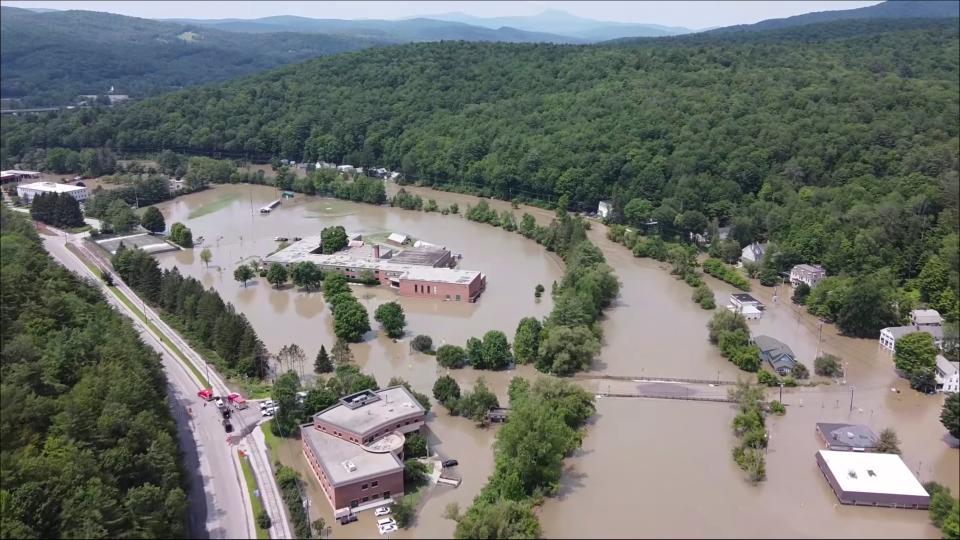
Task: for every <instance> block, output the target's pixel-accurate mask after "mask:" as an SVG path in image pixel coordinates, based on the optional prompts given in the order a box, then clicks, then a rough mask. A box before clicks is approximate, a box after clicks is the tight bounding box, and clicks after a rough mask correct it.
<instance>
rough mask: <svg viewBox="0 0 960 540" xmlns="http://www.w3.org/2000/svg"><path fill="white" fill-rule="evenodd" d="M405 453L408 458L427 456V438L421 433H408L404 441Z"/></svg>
mask: <svg viewBox="0 0 960 540" xmlns="http://www.w3.org/2000/svg"><path fill="white" fill-rule="evenodd" d="M403 455H404V457H406V458H420V457H427V440H426V439H424V438H423V435H420V434H419V433H416V432H414V433H408V434H407V436H406V439H405V440H404V442H403Z"/></svg>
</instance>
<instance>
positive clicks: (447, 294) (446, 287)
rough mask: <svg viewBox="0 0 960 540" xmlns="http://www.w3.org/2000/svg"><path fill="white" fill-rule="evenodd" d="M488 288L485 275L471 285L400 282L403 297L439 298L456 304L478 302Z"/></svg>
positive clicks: (411, 280)
mask: <svg viewBox="0 0 960 540" xmlns="http://www.w3.org/2000/svg"><path fill="white" fill-rule="evenodd" d="M486 287H487V280H486V277H485V276H484V275H483V274H478V275H477V277H476V278H474V280H473V281H471V282H470V283H445V282H436V281H421V280H413V279H401V280H400V294H401V295H402V296H419V297H424V298H438V299H440V300H450V301H454V302H476V301H477V298H478V297H479V296H480V293H482V292H483V290H484V289H485V288H486Z"/></svg>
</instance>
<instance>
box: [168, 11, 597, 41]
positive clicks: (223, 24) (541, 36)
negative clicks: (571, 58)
mask: <svg viewBox="0 0 960 540" xmlns="http://www.w3.org/2000/svg"><path fill="white" fill-rule="evenodd" d="M168 22H176V23H180V24H188V25H192V26H201V27H205V28H215V29H217V30H224V31H228V32H245V33H254V34H256V33H267V32H299V33H320V34H330V35H347V36H351V37H362V38H365V39H372V40H378V41H382V42H389V43H410V42H419V41H441V40H463V41H511V42H518V43H586V42H587V41H589V40H587V39H582V38H579V37H572V36H566V35H560V34H558V33H549V32H545V31H531V30H524V29H520V28H514V27H510V26H508V25H500V26H498V27H496V28H491V27H487V26H478V25H472V24H467V23H463V22H458V21H445V20H437V19H433V18H414V19H404V20H398V21H388V20H377V19H365V20H344V19H310V18H307V17H296V16H292V15H279V16H276V17H263V18H260V19H169V20H168Z"/></svg>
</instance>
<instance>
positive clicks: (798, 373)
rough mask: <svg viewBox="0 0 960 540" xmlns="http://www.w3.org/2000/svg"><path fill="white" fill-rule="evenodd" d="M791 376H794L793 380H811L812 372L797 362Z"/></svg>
mask: <svg viewBox="0 0 960 540" xmlns="http://www.w3.org/2000/svg"><path fill="white" fill-rule="evenodd" d="M790 375H792V376H793V378H795V379H800V380H803V379H809V378H810V370H808V369H807V366H805V365H803V364H801V363H800V362H797V363H796V364H794V366H793V369H791V370H790Z"/></svg>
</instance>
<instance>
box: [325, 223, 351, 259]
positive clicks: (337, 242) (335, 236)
mask: <svg viewBox="0 0 960 540" xmlns="http://www.w3.org/2000/svg"><path fill="white" fill-rule="evenodd" d="M348 243H349V240H348V239H347V231H346V230H344V228H343V227H342V226H340V225H336V226H333V227H324V228H323V230H321V231H320V245H321V247H322V249H323V252H324V253H325V254H328V255H329V254H331V253H336V252H338V251H340V250H341V249H343V248H345V247H347V244H348Z"/></svg>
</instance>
